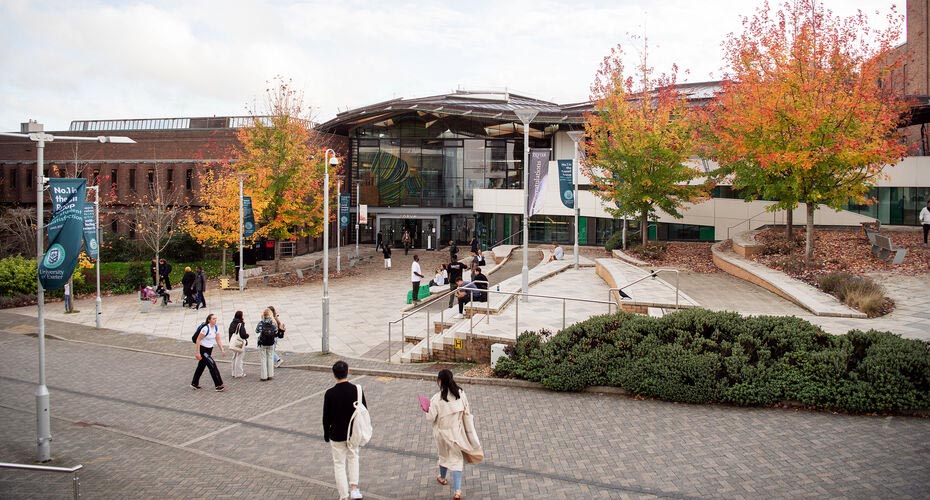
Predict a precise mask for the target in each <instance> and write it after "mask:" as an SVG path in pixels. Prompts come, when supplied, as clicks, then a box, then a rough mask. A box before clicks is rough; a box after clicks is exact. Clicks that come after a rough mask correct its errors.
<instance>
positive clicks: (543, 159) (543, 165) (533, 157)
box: [528, 149, 549, 217]
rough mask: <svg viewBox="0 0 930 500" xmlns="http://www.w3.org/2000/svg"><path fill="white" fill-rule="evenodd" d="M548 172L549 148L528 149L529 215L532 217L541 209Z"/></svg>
mask: <svg viewBox="0 0 930 500" xmlns="http://www.w3.org/2000/svg"><path fill="white" fill-rule="evenodd" d="M548 174H549V150H548V149H531V150H530V170H529V186H528V187H529V190H528V193H529V195H528V196H529V197H530V199H529V216H530V217H532V216H534V215H536V214H538V213H539V212H541V211H542V206H543V197H544V191H545V189H546V177H547V175H548Z"/></svg>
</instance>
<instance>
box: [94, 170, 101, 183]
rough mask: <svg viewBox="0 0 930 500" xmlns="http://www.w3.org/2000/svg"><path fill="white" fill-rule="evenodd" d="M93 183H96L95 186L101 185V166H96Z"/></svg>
mask: <svg viewBox="0 0 930 500" xmlns="http://www.w3.org/2000/svg"><path fill="white" fill-rule="evenodd" d="M93 185H94V186H99V185H100V169H99V168H95V169H94V183H93Z"/></svg>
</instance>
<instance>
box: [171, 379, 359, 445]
mask: <svg viewBox="0 0 930 500" xmlns="http://www.w3.org/2000/svg"><path fill="white" fill-rule="evenodd" d="M363 378H365V375H360V376H358V377H353V378H352V380H361V379H363ZM328 390H329V387H327V388H326V389H320V390H319V391H317V392H314V393H313V394H310V395H309V396H304V397H302V398H300V399H295V400H294V401H291V402H290V403H287V404H283V405H281V406H279V407H277V408H272V409H270V410H268V411H266V412H264V413H259V414H258V415H255V416H254V417H251V418H247V419H245V420H243V421H242V422H238V423H235V424H229V425H227V426H226V427H222V428H220V429H217V430H215V431H213V432H209V433H207V434H204V435H203V436H200V437H198V438H195V439H191V440H190V441H188V442H186V443H183V444H181V445H179V446H181V447H182V448H183V447H187V446H190V445H192V444H194V443H199V442H200V441H203V440H204V439H208V438H211V437H213V436H216V435H217V434H222V433H224V432H226V431H228V430H230V429H235V428H236V427H240V426H241V425H242V424H243V423H251V422H253V421H255V420H258V419H260V418H262V417H266V416H268V415H271V414H272V413H274V412H276V411H279V410H283V409H285V408H290V407H291V406H294V405H296V404H299V403H303V402H304V401H306V400H308V399H311V398H315V397H317V396H319V395H320V394H324V393H326V391H328Z"/></svg>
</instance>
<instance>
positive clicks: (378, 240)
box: [375, 231, 384, 252]
mask: <svg viewBox="0 0 930 500" xmlns="http://www.w3.org/2000/svg"><path fill="white" fill-rule="evenodd" d="M382 238H383V236H381V231H378V236H377V237H376V238H375V251H376V252H377V251H378V250H381V248H382V247H383V246H384V245H383V241H382Z"/></svg>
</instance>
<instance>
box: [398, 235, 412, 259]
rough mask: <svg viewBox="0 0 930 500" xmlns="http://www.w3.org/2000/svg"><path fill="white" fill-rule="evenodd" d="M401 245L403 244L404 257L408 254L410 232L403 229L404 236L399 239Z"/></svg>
mask: <svg viewBox="0 0 930 500" xmlns="http://www.w3.org/2000/svg"><path fill="white" fill-rule="evenodd" d="M400 241H401V243H403V244H404V255H407V253H409V252H410V231H407V230H406V229H404V235H403V236H402V237H401V239H400Z"/></svg>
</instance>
